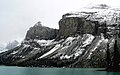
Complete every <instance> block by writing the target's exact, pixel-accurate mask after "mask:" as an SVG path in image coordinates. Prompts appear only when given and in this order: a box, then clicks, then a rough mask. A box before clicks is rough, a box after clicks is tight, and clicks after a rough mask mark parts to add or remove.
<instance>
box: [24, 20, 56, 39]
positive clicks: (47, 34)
mask: <svg viewBox="0 0 120 75" xmlns="http://www.w3.org/2000/svg"><path fill="white" fill-rule="evenodd" d="M57 32H58V30H57V29H52V28H49V27H45V26H42V25H41V22H38V23H36V24H35V25H34V26H33V27H31V28H30V29H29V30H28V31H27V34H26V38H25V39H26V40H29V39H45V40H48V39H54V38H55V37H56V36H57Z"/></svg>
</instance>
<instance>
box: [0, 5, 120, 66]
mask: <svg viewBox="0 0 120 75" xmlns="http://www.w3.org/2000/svg"><path fill="white" fill-rule="evenodd" d="M119 14H120V11H119V10H118V9H113V8H110V7H109V6H107V5H105V4H100V5H95V6H89V7H86V8H84V10H81V11H80V12H75V13H67V14H64V15H63V17H62V19H61V20H60V21H59V30H56V29H51V28H48V27H45V26H42V25H41V23H40V22H38V23H37V24H35V26H33V27H31V28H30V29H29V30H28V32H27V35H26V38H25V40H24V41H23V42H22V43H21V45H19V46H18V47H16V48H14V49H11V50H9V51H7V52H3V53H1V54H0V64H1V65H3V64H4V65H17V66H39V67H99V68H100V67H105V66H106V56H107V55H106V51H107V49H108V45H109V52H110V57H111V58H112V57H113V52H114V43H115V38H114V35H115V33H114V32H115V30H117V32H119V29H118V28H119V25H120V23H119V22H120V18H119V17H120V16H119Z"/></svg>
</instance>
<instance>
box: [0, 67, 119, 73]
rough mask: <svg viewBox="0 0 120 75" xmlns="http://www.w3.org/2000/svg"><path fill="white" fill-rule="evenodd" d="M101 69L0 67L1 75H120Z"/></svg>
mask: <svg viewBox="0 0 120 75" xmlns="http://www.w3.org/2000/svg"><path fill="white" fill-rule="evenodd" d="M96 70H101V69H99V68H35V67H32V68H30V67H12V66H11V67H10V66H0V75H120V72H106V71H96Z"/></svg>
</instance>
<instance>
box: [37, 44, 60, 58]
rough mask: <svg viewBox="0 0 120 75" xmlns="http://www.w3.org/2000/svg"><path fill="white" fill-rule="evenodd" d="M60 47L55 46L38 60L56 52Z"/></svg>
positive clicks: (58, 45)
mask: <svg viewBox="0 0 120 75" xmlns="http://www.w3.org/2000/svg"><path fill="white" fill-rule="evenodd" d="M59 47H60V44H57V45H56V46H55V47H54V48H53V49H51V50H50V51H49V52H47V53H45V54H44V55H42V56H41V57H39V58H38V59H41V58H43V57H45V56H47V55H49V54H51V53H53V52H54V51H56V50H57V49H58V48H59Z"/></svg>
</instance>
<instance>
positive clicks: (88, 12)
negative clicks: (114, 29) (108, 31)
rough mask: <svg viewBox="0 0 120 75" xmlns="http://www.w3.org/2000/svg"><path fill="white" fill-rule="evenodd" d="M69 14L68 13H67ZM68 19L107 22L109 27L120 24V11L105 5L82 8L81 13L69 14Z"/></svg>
mask: <svg viewBox="0 0 120 75" xmlns="http://www.w3.org/2000/svg"><path fill="white" fill-rule="evenodd" d="M67 14H68V13H67ZM67 14H66V15H65V16H64V18H67V17H81V18H86V19H87V20H91V21H99V22H100V23H102V22H107V24H108V25H111V24H116V23H119V22H120V9H118V8H111V7H110V6H108V5H105V4H99V5H89V6H87V7H84V8H82V9H81V10H80V11H79V12H73V13H69V15H67Z"/></svg>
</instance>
